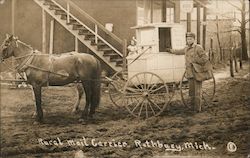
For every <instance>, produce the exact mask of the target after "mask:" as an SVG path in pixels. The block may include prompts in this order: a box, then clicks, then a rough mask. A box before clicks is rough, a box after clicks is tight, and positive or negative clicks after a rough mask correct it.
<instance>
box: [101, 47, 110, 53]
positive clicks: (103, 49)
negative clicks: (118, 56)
mask: <svg viewBox="0 0 250 158" xmlns="http://www.w3.org/2000/svg"><path fill="white" fill-rule="evenodd" d="M98 50H100V51H105V52H106V51H113V49H111V48H109V47H106V48H105V47H104V48H100V49H98Z"/></svg>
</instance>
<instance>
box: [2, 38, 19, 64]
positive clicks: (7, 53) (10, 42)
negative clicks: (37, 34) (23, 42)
mask: <svg viewBox="0 0 250 158" xmlns="http://www.w3.org/2000/svg"><path fill="white" fill-rule="evenodd" d="M17 40H18V39H17V38H16V37H14V36H13V35H11V36H9V35H8V34H7V35H6V39H5V40H4V41H3V43H2V45H1V46H0V63H1V62H2V61H4V59H7V58H9V57H11V56H13V55H14V49H15V48H16V47H18V44H17Z"/></svg>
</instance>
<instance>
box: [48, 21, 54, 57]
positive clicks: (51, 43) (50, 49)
mask: <svg viewBox="0 0 250 158" xmlns="http://www.w3.org/2000/svg"><path fill="white" fill-rule="evenodd" d="M54 23H55V20H54V19H52V20H51V21H50V37H49V54H53V47H54V26H55V25H54Z"/></svg>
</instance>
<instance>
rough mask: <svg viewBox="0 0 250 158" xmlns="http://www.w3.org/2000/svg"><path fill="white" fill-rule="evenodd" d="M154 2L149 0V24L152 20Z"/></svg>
mask: <svg viewBox="0 0 250 158" xmlns="http://www.w3.org/2000/svg"><path fill="white" fill-rule="evenodd" d="M153 18H154V1H153V0H150V22H151V23H153V22H154V20H153Z"/></svg>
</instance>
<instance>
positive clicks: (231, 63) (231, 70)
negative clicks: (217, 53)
mask: <svg viewBox="0 0 250 158" xmlns="http://www.w3.org/2000/svg"><path fill="white" fill-rule="evenodd" d="M229 52H230V59H229V62H230V76H231V77H234V70H233V69H234V68H233V57H232V54H233V53H232V52H233V48H230V50H229Z"/></svg>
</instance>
